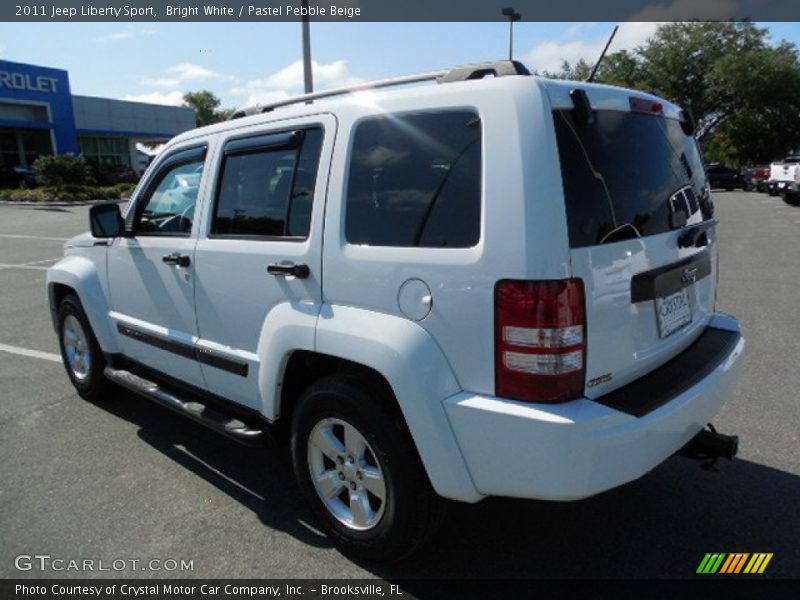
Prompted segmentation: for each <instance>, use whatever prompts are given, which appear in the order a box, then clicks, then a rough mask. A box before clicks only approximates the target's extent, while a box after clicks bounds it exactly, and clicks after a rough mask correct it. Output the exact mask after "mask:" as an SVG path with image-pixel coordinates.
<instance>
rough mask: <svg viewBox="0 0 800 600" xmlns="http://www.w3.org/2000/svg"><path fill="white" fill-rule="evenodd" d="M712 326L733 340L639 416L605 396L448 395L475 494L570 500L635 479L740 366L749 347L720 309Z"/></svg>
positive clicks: (690, 430)
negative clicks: (561, 399) (554, 400)
mask: <svg viewBox="0 0 800 600" xmlns="http://www.w3.org/2000/svg"><path fill="white" fill-rule="evenodd" d="M709 327H710V328H713V329H719V330H723V331H725V332H732V333H734V334H736V335H735V340H734V343H732V344H727V345H726V346H725V347H724V349H723V351H722V353H721V354H720V352H719V351H718V352H717V354H716V355H714V356H709V361H710V362H711V363H712V364H711V365H705V368H704V369H703V373H702V374H701V376H699V377H697V376H695V374H694V373H687V379H691V381H689V383H688V385H683V386H680V387H676V388H674V391H675V395H674V397H672V398H670V399H668V401H667V402H664V403H662V404H660V405H659V406H658V407H657V408H655V409H653V410H652V411H650V412H647V413H646V414H642V415H641V416H635V415H633V414H629V413H627V412H623V411H622V410H619V409H618V408H612V407H611V406H606V405H604V404H601V403H600V402H599V401H601V400H602V399H598V400H599V401H593V400H588V399H585V398H583V399H580V400H575V401H572V402H567V403H564V404H551V405H548V404H527V403H522V402H515V401H511V400H505V399H501V398H495V397H490V396H476V395H474V394H468V393H460V394H457V395H455V396H452V397H450V398H448V399H446V400H445V402H444V405H445V410H446V412H447V416H448V418H449V420H450V424H451V426H452V428H453V431H454V432H455V435H456V439H457V440H458V444H459V446H460V448H461V451H462V453H463V456H464V459H465V461H466V463H467V467H468V469H469V472H470V475H471V476H472V479H473V481H474V483H475V486H476V488H477V489H478V491H479V492H480V493H481V494H485V495H490V496H512V497H519V498H539V499H546V500H576V499H579V498H585V497H587V496H592V495H594V494H597V493H599V492H602V491H604V490H607V489H610V488H613V487H616V486H618V485H622V484H624V483H627V482H629V481H632V480H634V479H637V478H639V477H641V476H642V475H644V474H645V473H647V472H648V471H650V470H651V469H653V468H654V467H655V466H657V465H658V464H659V463H661V462H662V461H664V460H665V459H666V458H668V457H670V456H671V455H672V454H674V453H675V452H676V451H677V450H678V449H680V448H681V447H682V446H683V445H684V444H686V443H687V442H688V441H689V440H690V439H691V438H692V437H694V436H695V435H696V434H697V433H698V432H699V431H700V430H701V429H702V428H703V427H704V426H705V425H706V423H708V422H710V421H711V420H712V419H713V417H714V416H715V415H716V414H717V412H718V411H719V409H720V407H721V406H722V404H723V403H724V402H725V400H726V399H727V398H728V396H729V395H730V391H731V387H732V385H733V383H734V381H735V379H736V376H737V373H738V370H739V368H740V366H741V362H742V361H741V360H740V358H741V355H742V352H743V350H744V345H745V344H744V338H742V337H741V335H740V333H739V324H738V322H737V321H736V319H734V318H733V317H730V316H728V315H723V314H716V315H714V317H713V318H712V320H711V322H710V324H709ZM682 356H684V355H683V354H682V355H681V356H680V357H677V358H676V359H675V361H673V362H677V361H679V360H681V357H682ZM696 360H697V356H696V355H695V356H694V358H693V361H694V362H696ZM666 366H667V365H665V367H666ZM679 366H680V365H679ZM672 368H673V369H674V368H675V365H674V364H673V365H672ZM659 371H661V369H658V370H657V371H656V372H654V373H653V374H650V375H647V376H645V378H643V379H642V380H639V382H640V384H641V382H642V381H643V380H646V379H648V378H651V377H655V376H656V374H657V373H658V372H659ZM673 372H674V371H673ZM661 377H662V378H663V373H662V374H661ZM654 381H656V382H657V381H658V380H654ZM662 381H663V379H662ZM639 390H640V391H644V390H646V387H645V386H643V387H640V388H639ZM644 400H646V398H643V401H644Z"/></svg>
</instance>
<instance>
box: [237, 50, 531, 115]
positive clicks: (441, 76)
mask: <svg viewBox="0 0 800 600" xmlns="http://www.w3.org/2000/svg"><path fill="white" fill-rule="evenodd" d="M487 75H491V76H493V77H506V76H508V75H530V71H528V69H526V68H525V65H523V64H522V63H521V62H518V61H516V60H501V61H495V62H487V63H480V64H475V65H465V66H463V67H455V68H454V69H450V70H449V71H432V72H430V73H420V74H418V75H406V76H403V77H393V78H392V79H381V80H379V81H371V82H367V83H359V84H357V85H351V86H348V87H342V88H336V89H333V90H325V91H324V92H314V93H312V94H303V95H302V96H295V97H293V98H288V99H287V100H280V101H278V102H272V103H270V104H264V105H257V106H251V107H248V108H243V109H240V110H237V111H236V112H234V113H233V114H232V115H231V119H240V118H242V117H249V116H251V115H257V114H261V113H265V112H270V111H273V110H275V109H276V108H280V107H282V106H291V105H293V104H302V103H306V104H311V103H312V102H313V101H314V100H321V99H323V98H331V97H334V96H343V95H345V94H354V93H356V92H363V91H366V90H376V89H381V88H387V87H393V86H398V85H409V84H412V83H422V82H425V81H436V82H437V83H453V82H455V81H467V80H471V79H482V78H484V77H486V76H487Z"/></svg>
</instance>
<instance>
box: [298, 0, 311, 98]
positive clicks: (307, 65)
mask: <svg viewBox="0 0 800 600" xmlns="http://www.w3.org/2000/svg"><path fill="white" fill-rule="evenodd" d="M300 6H301V7H302V10H303V16H302V17H301V19H302V22H303V82H304V84H305V92H306V94H310V93H311V92H313V91H314V78H313V75H312V73H311V32H310V25H309V18H308V0H302V1H301V2H300ZM309 104H310V103H309Z"/></svg>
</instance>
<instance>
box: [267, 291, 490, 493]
mask: <svg viewBox="0 0 800 600" xmlns="http://www.w3.org/2000/svg"><path fill="white" fill-rule="evenodd" d="M333 373H348V374H354V375H356V376H358V377H359V378H360V379H361V381H365V382H367V383H368V385H370V386H374V387H377V388H379V389H381V390H383V391H385V392H386V396H387V397H388V398H390V399H391V401H392V402H393V407H394V408H395V409H396V410H397V411H398V417H399V418H402V419H403V420H404V421H405V425H406V427H407V429H408V431H409V433H410V435H411V439H412V441H413V443H414V446H415V447H416V449H417V452H418V454H419V457H420V459H421V461H422V464H423V466H424V467H425V470H426V472H427V474H428V477H429V479H430V482H431V485H432V486H433V488H434V489H435V490H436V491H437V492H438V493H439V494H440V495H442V496H445V497H447V498H452V499H457V500H462V501H465V502H477V501H478V500H480V499H481V498H482V496H481V494H480V493H479V492H478V491H477V490H476V489H475V485H474V484H473V482H472V479H471V477H470V475H469V472H468V470H467V467H466V464H465V462H464V459H463V456H462V454H461V450H460V449H459V447H458V444H457V442H456V439H455V436H454V435H453V432H452V429H451V427H450V424H449V421H448V420H447V415H446V413H445V410H444V406H443V404H442V401H443V400H444V399H445V398H447V397H449V396H452V395H453V394H456V393H458V392H459V391H460V386H459V384H458V382H457V380H456V378H455V376H454V375H453V373H452V370H451V368H450V365H449V363H448V362H447V360H446V359H445V357H444V355H443V353H442V351H441V349H440V348H439V346H438V344H436V342H435V341H434V340H433V338H432V337H431V336H430V335H429V334H428V333H427V332H426V331H425V330H424V329H423V328H422V327H420V326H419V325H418V324H417V323H413V322H411V321H408V320H406V319H403V318H400V317H396V316H392V315H386V314H378V313H374V312H372V311H368V310H364V309H359V308H354V307H338V306H336V307H334V306H329V305H325V306H323V308H322V310H321V312H320V315H319V318H318V321H317V327H316V335H315V344H314V350H311V351H309V350H296V351H294V352H292V353H291V354H290V355H288V356H287V357H286V358H285V359H284V361H283V372H282V375H281V377H280V378H279V381H280V382H281V383H280V394H279V395H278V396H277V397H276V402H275V406H274V409H273V410H274V411H275V412H274V416H275V417H277V416H280V417H281V418H280V419H278V423H280V425H278V427H279V429H281V428H286V427H287V424H288V422H289V421H290V418H287V417H290V416H291V412H292V409H293V407H294V405H295V403H296V402H297V400H298V398H299V397H300V395H301V394H302V391H303V390H305V389H307V388H308V386H310V385H311V384H312V383H314V382H315V381H318V380H319V379H320V378H322V377H325V376H327V375H330V374H333Z"/></svg>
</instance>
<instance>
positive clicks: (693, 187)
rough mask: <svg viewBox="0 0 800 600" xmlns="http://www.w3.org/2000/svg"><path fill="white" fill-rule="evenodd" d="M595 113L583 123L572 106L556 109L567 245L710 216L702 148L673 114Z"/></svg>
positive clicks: (629, 235) (647, 232)
mask: <svg viewBox="0 0 800 600" xmlns="http://www.w3.org/2000/svg"><path fill="white" fill-rule="evenodd" d="M595 116H596V118H595V122H593V123H590V124H588V125H585V126H583V127H580V126H578V125H577V123H576V122H575V120H574V119H573V116H572V111H571V110H556V111H554V115H553V118H554V120H555V128H556V137H557V140H558V151H559V157H560V161H561V175H562V179H563V185H564V196H565V200H566V210H567V221H568V225H569V237H570V246H571V247H573V248H578V247H582V246H593V245H597V244H602V243H609V242H613V241H618V240H620V239H630V238H632V237H640V236H641V237H645V236H649V235H656V234H659V233H664V232H666V231H670V230H671V229H673V228H675V227H678V226H681V223H685V222H689V223H694V222H696V221H698V220H700V219H708V218H710V217H711V214H712V211H713V209H712V206H711V202H710V199H709V195H708V190H707V187H706V177H705V171H704V167H703V161H702V158H701V156H700V152H699V150H698V148H697V144H696V143H695V141H694V138H693V137H691V136H687V135H686V134H685V133H684V132H683V130H682V129H681V126H680V123H679V122H678V121H675V120H673V119H667V118H663V117H657V116H653V115H649V114H639V113H632V112H625V111H612V110H598V111H596V112H595ZM676 212H683V213H685V215H686V219H685V221H682V220H679V219H676V218H675V216H674V214H673V213H676Z"/></svg>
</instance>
